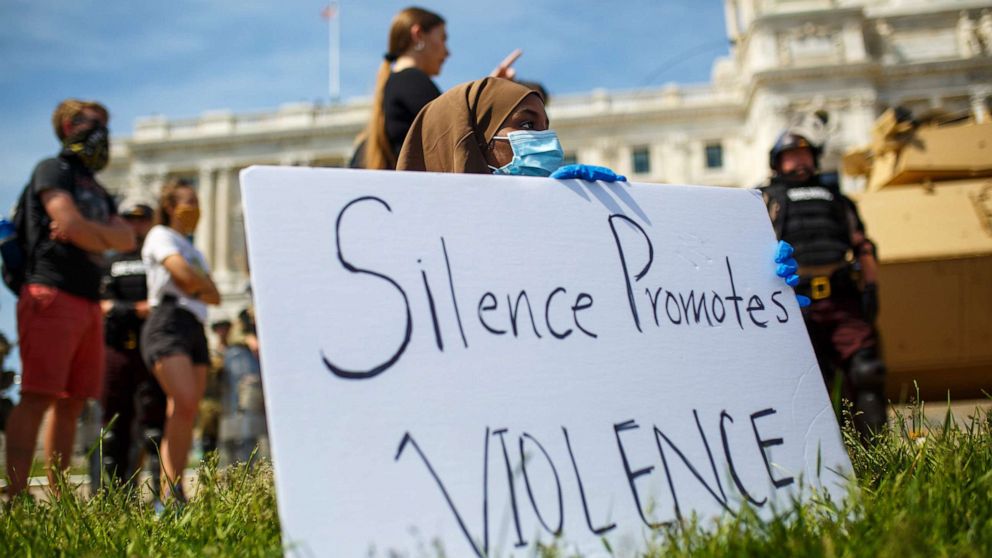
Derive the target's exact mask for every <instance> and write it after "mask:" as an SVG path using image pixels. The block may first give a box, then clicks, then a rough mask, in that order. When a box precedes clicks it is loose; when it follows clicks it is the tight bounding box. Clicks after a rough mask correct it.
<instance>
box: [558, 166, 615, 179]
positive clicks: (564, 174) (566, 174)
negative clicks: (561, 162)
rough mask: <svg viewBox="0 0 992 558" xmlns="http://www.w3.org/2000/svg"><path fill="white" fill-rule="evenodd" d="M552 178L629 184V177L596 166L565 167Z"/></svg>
mask: <svg viewBox="0 0 992 558" xmlns="http://www.w3.org/2000/svg"><path fill="white" fill-rule="evenodd" d="M551 178H557V179H559V180H562V179H565V178H578V179H581V180H588V181H589V182H596V181H598V180H602V181H603V182H627V177H626V176H623V175H622V174H617V173H615V172H613V171H611V170H610V169H608V168H606V167H597V166H594V165H578V164H577V165H565V166H564V167H561V168H560V169H558V170H556V171H555V172H553V173H551Z"/></svg>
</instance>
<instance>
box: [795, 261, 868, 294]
mask: <svg viewBox="0 0 992 558" xmlns="http://www.w3.org/2000/svg"><path fill="white" fill-rule="evenodd" d="M857 293H858V283H857V273H856V271H855V269H854V268H853V267H852V266H850V265H844V266H841V267H840V268H838V269H836V270H835V271H834V272H833V273H831V274H829V275H813V276H803V275H800V276H799V285H798V286H796V294H801V295H804V296H808V297H809V298H810V299H811V300H813V301H817V300H824V299H827V298H830V297H832V296H833V297H836V296H845V295H847V296H850V295H856V294H857Z"/></svg>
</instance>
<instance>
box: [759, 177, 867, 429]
mask: <svg viewBox="0 0 992 558" xmlns="http://www.w3.org/2000/svg"><path fill="white" fill-rule="evenodd" d="M762 192H763V194H764V198H765V202H766V203H767V205H768V212H769V216H770V217H771V219H772V225H773V227H774V229H775V234H776V235H777V236H778V238H779V239H781V240H785V241H786V242H788V243H790V244H792V245H793V247H795V249H796V255H795V257H796V260H797V262H798V263H799V268H800V284H799V286H798V287H797V288H796V292H797V293H798V294H802V295H806V296H809V297H810V298H811V299H812V303H811V304H810V306H809V307H808V308H805V309H803V318H804V319H805V321H806V328H807V330H808V331H809V334H810V340H811V341H812V344H813V349H814V351H815V352H816V357H817V360H818V361H819V363H820V370H821V372H822V373H823V376H824V380H825V381H826V382H827V389H828V390H831V392H833V390H834V388H835V385H836V384H835V376H834V372H835V370H836V369H837V368H841V369H842V370H843V371H844V376H843V378H842V381H841V382H840V384H841V389H842V392H843V394H844V396H845V397H847V398H848V399H849V400H851V401H853V402H854V406H855V425H856V426H857V427H858V429H859V430H860V431H861V432H862V433H865V434H867V430H868V429H869V428H870V429H871V430H872V431H875V432H877V431H878V430H879V429H880V428H881V427H882V426H883V425H884V424H885V398H884V387H885V366H884V364H883V363H882V361H881V359H880V357H879V354H878V350H877V346H878V336H877V333H876V331H875V327H874V324H873V323H872V322H873V321H874V317H873V316H871V315H868V314H866V311H865V310H866V309H865V307H864V300H865V299H864V296H863V293H862V292H861V290H860V288H859V285H858V282H857V280H856V272H857V269H856V266H855V265H854V263H853V262H852V259H851V254H853V255H854V256H855V257H857V256H858V255H859V253H860V251H861V250H866V249H871V250H873V246H872V245H871V243H870V242H869V241H868V240H867V238H866V237H865V228H864V224H863V223H862V221H861V218H860V217H859V216H858V212H857V208H856V207H855V205H854V202H852V201H851V200H850V199H849V198H847V197H846V196H844V195H843V194H842V193H841V192H840V188H839V185H838V181H837V175H836V174H832V173H831V174H820V175H815V176H813V177H812V178H811V179H810V180H808V181H806V183H803V184H795V183H790V182H787V181H784V180H779V179H772V181H771V183H770V184H769V185H767V186H765V187H763V188H762ZM810 266H825V267H836V270H835V271H834V272H833V273H830V274H829V275H824V276H818V277H816V276H809V275H808V274H804V273H803V271H804V268H806V269H809V268H810ZM872 288H873V287H872Z"/></svg>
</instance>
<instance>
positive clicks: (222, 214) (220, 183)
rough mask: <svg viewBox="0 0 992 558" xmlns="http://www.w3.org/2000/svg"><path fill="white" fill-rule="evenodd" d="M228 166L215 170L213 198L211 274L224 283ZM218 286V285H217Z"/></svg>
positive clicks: (228, 241) (227, 251) (227, 254)
mask: <svg viewBox="0 0 992 558" xmlns="http://www.w3.org/2000/svg"><path fill="white" fill-rule="evenodd" d="M232 172H233V170H232V169H230V168H226V167H225V168H221V169H218V170H217V191H216V197H215V198H214V200H215V204H214V208H213V218H214V239H213V240H214V244H213V246H214V259H213V264H212V265H213V275H214V277H215V278H216V279H218V282H219V283H224V284H226V283H227V281H228V279H229V278H230V277H229V276H230V274H231V258H230V245H231V234H230V231H231V222H230V207H231V182H232V180H231V174H232ZM218 286H219V285H218Z"/></svg>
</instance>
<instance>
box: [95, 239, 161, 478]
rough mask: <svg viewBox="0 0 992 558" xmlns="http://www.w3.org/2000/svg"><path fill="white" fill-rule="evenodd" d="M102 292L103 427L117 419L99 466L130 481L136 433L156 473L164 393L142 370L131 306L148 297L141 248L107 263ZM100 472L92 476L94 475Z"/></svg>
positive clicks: (139, 321) (137, 325)
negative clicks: (105, 304)
mask: <svg viewBox="0 0 992 558" xmlns="http://www.w3.org/2000/svg"><path fill="white" fill-rule="evenodd" d="M102 294H103V298H104V299H106V300H111V301H113V308H112V309H111V310H110V312H109V313H107V314H106V316H105V317H104V337H105V341H106V347H107V349H106V354H107V371H106V375H105V376H104V386H103V397H102V404H103V423H104V426H106V425H107V424H108V423H109V422H110V421H111V420H112V419H114V417H115V416H116V417H117V418H116V420H115V421H114V424H113V425H112V427H111V428H110V429H109V431H107V433H106V434H105V436H104V440H103V452H102V457H101V462H102V463H101V464H102V467H101V468H102V469H103V471H104V472H105V473H106V474H107V475H108V476H109V477H110V478H115V479H117V480H118V481H120V480H127V479H129V478H131V476H132V475H133V473H134V472H135V471H136V467H137V464H138V454H139V453H140V449H141V448H140V447H136V446H135V445H134V444H133V442H132V440H134V438H135V434H136V430H137V435H138V439H142V440H145V442H146V443H145V450H146V453H147V455H148V456H149V458H150V459H151V460H152V461H153V467H152V472H153V475H154V474H155V473H157V470H158V466H157V460H158V450H157V446H158V444H159V443H161V436H162V427H163V423H164V421H165V394H164V393H163V392H162V388H161V387H160V386H159V385H158V382H157V381H156V380H155V378H154V376H152V375H151V374H150V373H149V371H148V368H147V367H146V366H145V364H144V361H143V360H142V358H141V351H140V347H139V339H140V334H141V326H142V324H143V323H144V320H143V319H142V318H139V317H138V316H137V314H136V313H135V311H134V303H136V302H139V301H143V300H146V299H147V298H148V286H147V283H146V278H145V266H144V263H142V261H141V250H140V248H139V249H138V250H136V251H133V252H128V253H126V254H119V255H117V256H115V257H113V258H111V259H110V261H109V265H108V266H107V268H106V270H105V273H104V277H103V292H102ZM136 419H137V420H136ZM101 468H94V469H95V471H92V472H93V473H94V474H98V471H99V470H100V469H101ZM96 480H97V479H94V481H96ZM97 485H98V484H97V483H94V486H97ZM153 486H157V483H153Z"/></svg>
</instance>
